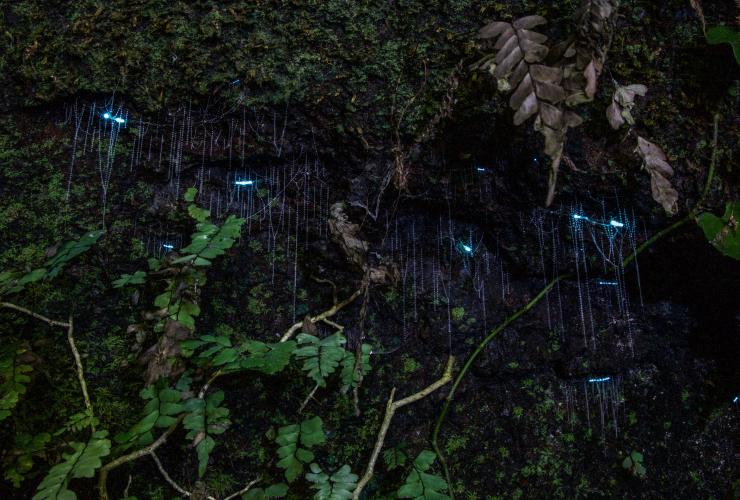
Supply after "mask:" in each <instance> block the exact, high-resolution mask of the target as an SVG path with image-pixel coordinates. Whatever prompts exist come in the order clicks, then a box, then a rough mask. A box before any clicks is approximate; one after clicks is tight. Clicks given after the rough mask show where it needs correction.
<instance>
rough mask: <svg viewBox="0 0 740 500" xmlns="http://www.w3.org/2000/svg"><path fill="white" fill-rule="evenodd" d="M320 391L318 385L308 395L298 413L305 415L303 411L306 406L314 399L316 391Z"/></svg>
mask: <svg viewBox="0 0 740 500" xmlns="http://www.w3.org/2000/svg"><path fill="white" fill-rule="evenodd" d="M318 390H319V384H316V385H315V386H314V387H313V389H312V390H311V392H310V393H309V394H308V396H306V399H304V400H303V403H302V404H301V407H300V408H298V413H303V409H304V408H305V407H306V405H307V404H308V402H309V401H310V400H311V399H313V396H314V394H316V391H318Z"/></svg>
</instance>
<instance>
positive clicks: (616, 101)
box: [606, 84, 647, 130]
mask: <svg viewBox="0 0 740 500" xmlns="http://www.w3.org/2000/svg"><path fill="white" fill-rule="evenodd" d="M645 94H647V87H646V86H645V85H641V84H633V85H625V86H622V85H619V86H617V90H615V91H614V95H613V96H612V103H611V104H610V105H609V107H608V108H606V118H607V120H609V125H611V127H612V128H613V129H614V130H617V129H618V128H619V127H621V126H622V125H624V123H625V122H627V124H628V125H630V126H632V125H634V124H635V119H634V118H632V108H634V107H635V96H638V95H640V96H644V95H645Z"/></svg>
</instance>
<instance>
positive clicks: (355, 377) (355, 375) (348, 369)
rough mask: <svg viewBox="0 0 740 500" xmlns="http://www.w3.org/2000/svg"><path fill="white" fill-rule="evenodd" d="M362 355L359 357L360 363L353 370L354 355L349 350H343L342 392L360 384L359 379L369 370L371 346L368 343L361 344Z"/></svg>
mask: <svg viewBox="0 0 740 500" xmlns="http://www.w3.org/2000/svg"><path fill="white" fill-rule="evenodd" d="M361 349H362V351H361V352H362V356H361V358H360V365H359V366H358V367H357V368H358V369H357V370H355V355H354V353H352V352H350V351H345V353H344V358H342V374H341V378H342V389H341V390H342V392H343V393H346V392H347V391H348V390H349V389H353V388H355V387H358V386H359V385H360V381H361V380H362V379H363V378H364V377H365V375H367V374H368V373H369V372H370V353H371V352H372V346H371V345H370V344H362V348H361Z"/></svg>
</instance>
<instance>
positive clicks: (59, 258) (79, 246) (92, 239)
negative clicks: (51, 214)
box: [45, 229, 105, 278]
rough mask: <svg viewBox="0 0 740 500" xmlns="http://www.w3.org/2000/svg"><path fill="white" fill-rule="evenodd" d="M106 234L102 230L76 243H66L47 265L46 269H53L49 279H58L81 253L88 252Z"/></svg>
mask: <svg viewBox="0 0 740 500" xmlns="http://www.w3.org/2000/svg"><path fill="white" fill-rule="evenodd" d="M104 233H105V231H103V230H102V229H101V230H99V231H93V232H90V233H87V234H84V235H82V236H81V237H80V239H78V240H76V241H67V242H66V243H64V244H63V245H62V246H61V247H60V248H59V250H57V253H56V254H55V255H54V256H53V257H52V258H50V259H49V260H48V261H47V262H46V264H45V267H49V268H51V269H50V270H49V277H50V278H54V277H56V276H57V275H58V274H59V273H60V272H61V270H62V269H63V268H64V266H65V265H66V264H67V263H68V262H69V261H71V260H72V259H74V258H75V257H77V256H78V255H80V254H81V253H83V252H86V251H87V250H88V249H89V248H90V247H91V246H93V245H94V244H95V243H96V242H97V241H98V239H100V237H101V236H102V235H103V234H104Z"/></svg>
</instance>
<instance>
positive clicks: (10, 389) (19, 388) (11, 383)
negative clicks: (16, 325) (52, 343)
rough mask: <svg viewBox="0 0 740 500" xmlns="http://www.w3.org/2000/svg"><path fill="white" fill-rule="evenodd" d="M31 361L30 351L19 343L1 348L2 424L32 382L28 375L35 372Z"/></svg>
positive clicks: (0, 394) (0, 396)
mask: <svg viewBox="0 0 740 500" xmlns="http://www.w3.org/2000/svg"><path fill="white" fill-rule="evenodd" d="M31 359H32V358H30V353H29V351H28V349H27V348H26V347H23V346H21V345H19V344H17V343H6V344H4V345H3V346H2V347H0V379H2V383H0V422H2V421H3V420H5V419H6V418H8V417H9V416H10V414H11V412H12V410H13V408H15V406H16V405H17V404H18V400H19V399H20V397H21V396H22V395H23V394H25V393H26V386H27V385H28V383H29V382H31V377H30V376H29V375H28V374H29V373H30V372H32V371H33V367H32V366H31V365H30V364H29V361H30V360H31Z"/></svg>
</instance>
